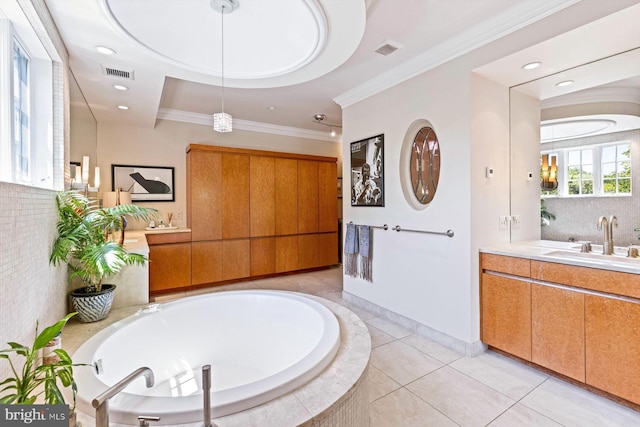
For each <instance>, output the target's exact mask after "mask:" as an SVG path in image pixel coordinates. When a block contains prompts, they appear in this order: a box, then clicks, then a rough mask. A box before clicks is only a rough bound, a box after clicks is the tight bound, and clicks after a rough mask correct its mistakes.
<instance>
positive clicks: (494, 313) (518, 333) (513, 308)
mask: <svg viewBox="0 0 640 427" xmlns="http://www.w3.org/2000/svg"><path fill="white" fill-rule="evenodd" d="M481 298H482V300H481V301H482V302H481V304H482V306H481V307H482V310H481V316H482V330H481V339H482V341H483V342H485V343H486V344H488V345H490V346H493V347H496V348H499V349H500V350H503V351H506V352H507V353H510V354H513V355H516V356H518V357H520V358H522V359H525V360H531V283H530V282H529V281H526V280H517V279H512V278H507V277H502V276H497V275H493V274H490V273H483V274H482V296H481Z"/></svg>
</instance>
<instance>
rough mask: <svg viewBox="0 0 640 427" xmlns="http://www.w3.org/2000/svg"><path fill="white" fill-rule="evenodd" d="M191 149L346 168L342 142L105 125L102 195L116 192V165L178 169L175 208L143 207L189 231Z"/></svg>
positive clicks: (181, 126)
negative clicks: (260, 153) (242, 151)
mask: <svg viewBox="0 0 640 427" xmlns="http://www.w3.org/2000/svg"><path fill="white" fill-rule="evenodd" d="M189 144H208V145H219V146H226V147H237V148H249V149H255V150H267V151H280V152H290V153H301V154H313V155H319V156H330V157H338V158H339V160H338V167H341V160H340V159H341V157H342V153H341V151H340V147H341V146H340V143H338V142H329V141H319V140H312V139H305V138H296V137H290V136H280V135H273V134H267V133H258V132H249V131H240V130H234V131H233V132H231V133H224V134H221V133H218V132H215V131H214V130H213V128H212V127H211V126H205V125H199V124H190V123H183V122H174V121H168V120H160V121H158V123H157V125H156V127H155V128H153V129H149V128H142V127H133V126H124V125H118V124H114V123H106V124H102V123H99V124H98V149H97V152H98V165H99V166H100V175H101V177H100V181H101V183H102V184H101V191H111V165H112V164H125V165H142V166H173V167H174V168H175V202H159V203H158V202H155V203H152V202H146V203H141V205H142V206H145V207H152V208H156V209H158V210H160V212H161V214H162V217H163V219H164V221H165V222H167V213H168V212H172V213H173V214H174V217H173V223H174V225H177V226H179V227H186V225H187V223H186V212H187V194H186V192H187V181H186V173H187V172H186V164H187V153H186V148H187V146H188V145H189ZM336 185H337V183H336ZM180 216H181V219H180V218H179V217H180ZM144 226H145V224H131V228H144Z"/></svg>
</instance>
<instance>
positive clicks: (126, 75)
mask: <svg viewBox="0 0 640 427" xmlns="http://www.w3.org/2000/svg"><path fill="white" fill-rule="evenodd" d="M102 74H106V75H107V76H111V77H118V78H121V79H129V80H133V70H119V69H117V68H114V67H109V66H107V65H102Z"/></svg>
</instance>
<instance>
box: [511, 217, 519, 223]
mask: <svg viewBox="0 0 640 427" xmlns="http://www.w3.org/2000/svg"><path fill="white" fill-rule="evenodd" d="M511 222H512V223H514V224H520V215H513V216H512V217H511Z"/></svg>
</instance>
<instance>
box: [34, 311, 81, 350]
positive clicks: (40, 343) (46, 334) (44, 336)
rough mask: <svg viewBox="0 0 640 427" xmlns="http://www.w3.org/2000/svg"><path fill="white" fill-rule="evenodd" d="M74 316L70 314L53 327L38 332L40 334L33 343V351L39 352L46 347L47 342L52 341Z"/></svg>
mask: <svg viewBox="0 0 640 427" xmlns="http://www.w3.org/2000/svg"><path fill="white" fill-rule="evenodd" d="M75 315H76V313H70V314H68V315H67V316H66V317H64V318H63V319H62V320H59V321H57V322H56V323H54V324H53V325H51V326H48V327H46V328H44V329H43V331H42V332H40V334H39V335H38V336H37V338H36V340H35V341H34V342H33V350H40V349H41V348H43V347H44V346H45V345H47V343H48V342H49V341H51V340H52V339H54V338H55V337H56V335H58V334H59V333H60V331H61V330H62V328H64V325H66V324H67V322H68V321H69V319H71V318H72V317H73V316H75Z"/></svg>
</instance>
